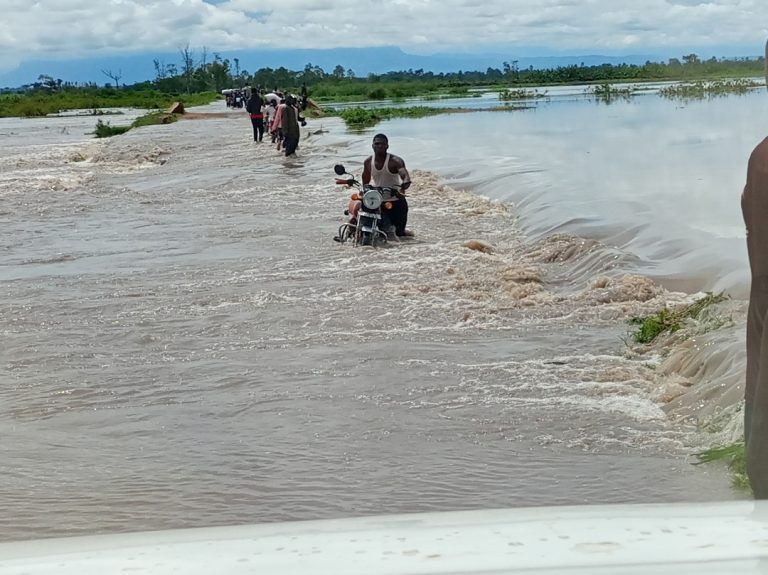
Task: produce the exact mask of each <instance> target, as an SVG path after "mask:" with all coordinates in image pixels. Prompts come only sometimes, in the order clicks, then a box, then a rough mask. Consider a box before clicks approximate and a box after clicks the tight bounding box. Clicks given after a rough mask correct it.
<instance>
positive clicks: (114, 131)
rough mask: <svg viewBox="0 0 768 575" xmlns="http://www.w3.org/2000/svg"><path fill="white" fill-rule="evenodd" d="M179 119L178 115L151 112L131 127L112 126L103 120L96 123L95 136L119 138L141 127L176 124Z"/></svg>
mask: <svg viewBox="0 0 768 575" xmlns="http://www.w3.org/2000/svg"><path fill="white" fill-rule="evenodd" d="M177 119H178V118H177V117H176V114H170V113H166V112H151V113H149V114H145V115H144V116H141V117H139V118H136V119H135V120H134V121H133V122H132V123H131V125H130V126H112V125H111V124H110V123H109V122H104V121H102V120H101V119H99V120H97V121H96V129H95V130H94V132H93V133H94V134H95V135H96V137H97V138H109V137H111V136H119V135H120V134H125V133H126V132H127V131H128V130H130V129H131V128H139V127H141V126H154V125H157V124H170V123H172V122H175V121H176V120H177Z"/></svg>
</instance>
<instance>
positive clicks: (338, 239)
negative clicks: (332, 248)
mask: <svg viewBox="0 0 768 575" xmlns="http://www.w3.org/2000/svg"><path fill="white" fill-rule="evenodd" d="M333 241H334V242H339V243H343V242H342V239H341V238H340V237H339V236H333Z"/></svg>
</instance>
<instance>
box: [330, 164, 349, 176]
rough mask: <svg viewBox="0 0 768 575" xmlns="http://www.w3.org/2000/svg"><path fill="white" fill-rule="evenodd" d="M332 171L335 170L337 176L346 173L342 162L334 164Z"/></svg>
mask: <svg viewBox="0 0 768 575" xmlns="http://www.w3.org/2000/svg"><path fill="white" fill-rule="evenodd" d="M333 171H334V172H336V173H337V174H338V175H339V176H341V175H344V174H346V173H347V170H345V169H344V165H343V164H336V165H335V166H333Z"/></svg>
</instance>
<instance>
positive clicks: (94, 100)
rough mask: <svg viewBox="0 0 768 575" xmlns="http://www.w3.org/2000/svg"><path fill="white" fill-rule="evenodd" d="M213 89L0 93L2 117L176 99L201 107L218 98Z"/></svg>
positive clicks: (155, 104) (160, 106)
mask: <svg viewBox="0 0 768 575" xmlns="http://www.w3.org/2000/svg"><path fill="white" fill-rule="evenodd" d="M218 97H219V96H218V94H214V93H213V92H201V93H199V94H184V95H180V94H166V93H162V92H157V91H155V90H141V91H135V90H112V89H106V88H101V89H79V90H75V89H72V90H63V91H61V92H57V93H54V94H45V93H41V92H33V93H29V94H6V95H2V96H0V117H3V118H8V117H15V118H32V117H42V116H47V115H49V114H59V113H61V112H62V111H65V110H92V112H91V113H92V114H94V115H99V114H103V113H104V111H103V108H142V109H146V110H166V109H168V107H169V106H170V105H171V104H173V103H174V102H178V101H182V102H184V105H185V106H187V107H189V106H198V105H204V104H209V103H211V102H213V101H214V100H216V99H217V98H218Z"/></svg>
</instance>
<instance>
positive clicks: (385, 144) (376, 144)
mask: <svg viewBox="0 0 768 575" xmlns="http://www.w3.org/2000/svg"><path fill="white" fill-rule="evenodd" d="M371 147H372V148H373V152H374V154H376V155H377V156H383V155H384V154H386V153H387V149H389V140H388V139H387V137H386V136H385V135H384V134H376V135H375V136H374V137H373V145H372V146H371Z"/></svg>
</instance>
